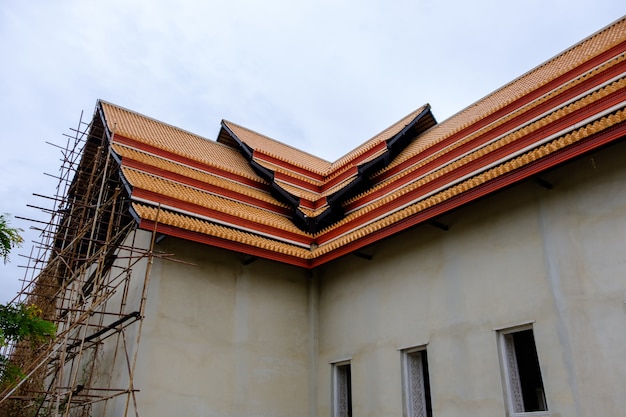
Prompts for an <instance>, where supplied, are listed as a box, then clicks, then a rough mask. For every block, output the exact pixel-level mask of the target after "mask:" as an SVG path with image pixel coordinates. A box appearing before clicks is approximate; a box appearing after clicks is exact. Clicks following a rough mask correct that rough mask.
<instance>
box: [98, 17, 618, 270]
mask: <svg viewBox="0 0 626 417" xmlns="http://www.w3.org/2000/svg"><path fill="white" fill-rule="evenodd" d="M625 54H626V20H625V19H621V20H619V21H617V22H615V23H614V24H612V25H610V26H608V27H607V28H605V29H603V30H602V31H600V32H598V33H596V34H594V35H593V36H591V37H590V38H588V39H586V40H584V41H582V42H580V43H579V44H577V45H575V46H573V47H572V48H570V49H568V50H567V51H565V52H563V53H562V54H560V55H558V56H556V57H554V58H553V59H551V60H549V61H547V62H545V63H544V64H542V65H540V66H539V67H537V68H536V69H534V70H532V71H529V72H528V73H526V74H524V75H522V76H521V77H519V78H518V79H516V80H514V81H512V82H511V83H509V84H507V85H505V86H504V87H502V88H501V89H499V90H497V91H495V92H494V93H492V94H490V95H489V96H487V97H485V98H483V99H481V100H479V101H478V102H477V103H475V104H473V105H470V106H469V107H468V108H466V109H465V110H462V111H461V112H459V113H457V114H456V115H454V116H452V117H451V118H450V119H448V120H446V121H444V122H442V123H440V124H438V125H436V123H435V121H434V118H433V116H432V114H431V113H430V107H429V106H428V105H426V106H422V107H420V108H419V109H417V110H416V111H414V112H412V113H410V114H409V115H407V116H406V117H404V118H403V119H401V120H400V121H398V122H397V123H395V124H393V125H392V126H391V127H389V128H388V129H386V130H384V131H383V132H381V133H380V134H378V135H376V136H374V137H373V138H371V139H369V140H367V141H366V142H364V143H363V145H361V146H359V147H358V148H356V149H355V150H353V151H351V152H349V153H348V154H346V155H345V156H343V157H341V158H340V159H338V160H337V161H335V162H332V163H331V162H328V161H324V160H323V159H321V158H317V157H315V156H313V155H310V154H308V153H306V152H302V151H300V150H298V149H296V148H293V147H291V146H289V145H286V144H284V143H281V142H278V141H275V140H273V139H270V138H268V137H266V136H263V135H260V134H258V133H256V132H254V131H252V130H249V129H246V128H243V127H241V126H238V125H236V124H234V123H231V122H226V121H224V122H223V123H222V129H221V131H220V134H219V136H218V138H219V142H215V141H211V140H208V139H204V138H201V137H199V136H197V135H193V134H191V133H188V132H186V131H184V130H181V129H177V128H175V127H172V126H169V125H166V124H163V123H161V122H158V121H156V120H154V119H150V118H148V117H145V116H142V115H140V114H137V113H135V112H132V111H129V110H126V109H123V108H120V107H117V106H115V105H113V104H110V103H106V102H99V107H98V111H99V114H100V115H101V116H102V117H103V120H105V121H106V124H107V126H108V128H109V132H110V133H109V135H110V137H112V139H111V151H112V152H113V153H114V155H115V156H116V158H117V160H118V161H119V162H120V169H121V174H122V178H123V180H124V181H125V183H126V186H127V189H128V190H129V193H130V198H131V199H132V200H133V201H134V203H133V211H134V212H135V214H136V217H137V218H138V221H139V226H140V227H143V228H146V229H150V230H153V229H154V228H155V227H156V228H157V230H159V232H161V233H165V234H170V235H174V236H178V237H181V238H184V239H190V240H194V241H198V242H202V243H205V244H208V245H214V246H219V247H223V248H227V249H230V250H235V251H238V252H242V253H246V254H249V255H252V256H259V257H264V258H268V259H274V260H277V261H280V262H286V263H291V264H294V265H299V266H302V267H306V268H313V267H315V266H317V265H321V264H323V263H325V262H327V261H329V260H331V259H334V258H336V257H338V256H341V255H343V254H346V253H349V252H351V251H355V250H357V249H358V248H360V247H363V246H365V245H367V244H370V243H372V242H375V241H377V240H379V239H383V238H385V237H387V236H390V235H393V234H395V233H397V232H399V231H401V230H404V229H406V228H408V227H411V226H413V225H416V224H419V223H421V222H425V221H428V220H432V219H435V218H436V217H437V216H439V215H441V214H443V213H445V212H447V211H449V210H452V209H454V208H456V207H459V206H461V205H463V204H466V203H468V202H470V201H473V200H475V199H477V198H480V197H482V196H484V195H487V194H489V193H492V192H495V191H497V190H499V189H501V188H503V187H506V186H508V185H510V184H513V183H515V182H518V181H521V180H524V179H526V178H529V177H532V176H534V175H537V174H539V173H541V172H542V171H544V170H547V169H550V168H552V167H553V166H556V165H558V164H562V163H564V162H567V161H568V160H570V159H573V158H575V157H577V156H579V155H581V154H584V153H586V152H590V151H592V150H593V149H596V148H598V147H600V146H604V145H606V144H608V143H611V142H612V141H615V140H618V139H620V138H622V137H624V136H626V110H625V106H626V77H625V75H626V56H625Z"/></svg>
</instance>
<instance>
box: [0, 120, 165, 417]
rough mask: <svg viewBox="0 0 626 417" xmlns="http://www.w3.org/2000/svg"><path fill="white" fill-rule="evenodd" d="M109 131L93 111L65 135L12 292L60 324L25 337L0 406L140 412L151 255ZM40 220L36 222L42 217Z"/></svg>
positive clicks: (40, 412) (28, 410) (21, 411)
mask: <svg viewBox="0 0 626 417" xmlns="http://www.w3.org/2000/svg"><path fill="white" fill-rule="evenodd" d="M113 135H114V132H111V131H109V130H108V127H107V126H106V125H105V122H104V121H103V118H102V117H101V115H100V114H99V113H98V110H96V114H94V117H93V119H92V122H91V123H89V124H87V123H85V122H83V115H82V114H81V118H80V120H79V123H78V128H77V129H73V130H72V135H65V137H66V143H65V146H57V145H55V146H56V147H57V148H59V149H60V150H61V154H62V160H61V168H60V172H59V175H56V176H55V177H56V178H58V180H59V182H58V185H57V188H56V194H55V195H54V196H52V197H45V199H46V200H47V201H48V202H52V204H53V208H51V209H50V208H42V210H43V211H44V212H46V213H48V214H50V216H51V218H50V221H49V222H47V223H45V224H43V225H41V224H39V225H38V226H37V228H38V229H39V230H40V238H41V241H40V242H38V243H37V244H36V245H34V246H33V249H32V250H31V254H30V255H29V256H28V257H27V260H28V265H27V267H26V273H25V277H24V280H23V285H22V290H21V292H20V294H19V295H18V296H17V297H16V299H15V300H14V301H15V302H19V303H26V304H34V305H36V306H37V307H38V309H39V310H40V311H41V314H42V316H43V318H45V319H46V320H49V321H52V322H54V323H55V325H56V326H57V334H56V336H55V337H54V338H53V339H52V340H51V341H46V342H44V343H39V344H37V343H34V342H32V341H24V342H21V343H19V344H17V345H14V346H11V347H10V351H9V352H8V356H9V357H10V359H11V361H12V363H14V364H15V365H16V366H18V367H19V368H20V369H21V372H22V375H21V377H20V378H19V381H15V382H7V381H5V382H4V383H3V386H2V387H1V389H2V392H1V393H0V415H11V416H29V417H30V416H33V417H35V416H37V417H40V416H46V417H48V416H51V417H52V416H53V417H59V416H72V417H79V416H105V415H115V416H127V415H134V416H138V415H139V410H138V408H137V395H136V392H137V391H138V387H137V386H136V384H135V381H134V371H135V364H136V362H137V357H138V348H139V342H140V340H141V328H142V322H143V316H144V312H145V303H146V300H147V288H148V283H149V277H150V268H151V265H152V259H153V256H154V253H153V247H154V233H153V238H152V240H151V242H150V243H149V245H145V244H137V243H136V237H137V224H136V223H135V222H134V220H133V218H132V216H131V215H130V211H129V204H130V201H129V199H128V195H127V193H126V191H125V190H124V189H123V187H121V186H120V185H121V184H122V181H121V178H120V169H119V166H118V162H117V160H116V159H115V158H114V157H113V153H112V151H111V139H112V137H113ZM38 223H41V222H38Z"/></svg>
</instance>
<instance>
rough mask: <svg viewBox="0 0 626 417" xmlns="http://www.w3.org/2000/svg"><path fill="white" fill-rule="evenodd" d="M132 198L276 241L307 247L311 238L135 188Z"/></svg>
mask: <svg viewBox="0 0 626 417" xmlns="http://www.w3.org/2000/svg"><path fill="white" fill-rule="evenodd" d="M132 197H133V198H137V199H142V200H148V201H152V202H155V203H161V204H162V205H165V206H169V207H174V208H176V209H178V210H181V211H185V212H188V213H194V214H197V215H199V216H203V217H208V218H209V219H214V220H215V222H224V223H227V224H230V225H236V226H237V227H239V228H241V229H248V230H249V231H250V232H256V233H259V234H265V235H268V237H273V236H275V237H276V239H277V240H278V239H279V238H282V239H285V240H290V241H293V242H298V243H301V244H304V245H307V246H308V245H309V244H310V243H311V238H310V237H308V236H303V235H299V234H296V233H292V232H288V231H286V230H282V229H278V228H276V227H272V226H267V225H264V224H261V223H257V222H254V221H252V220H247V219H243V218H241V217H239V216H237V215H232V214H228V213H224V212H221V211H218V210H213V209H209V208H206V207H203V206H199V205H197V204H193V203H188V202H186V201H182V200H178V199H176V198H172V197H168V196H164V195H161V194H158V193H155V192H153V191H147V190H144V189H141V188H137V187H135V188H134V189H133V193H132Z"/></svg>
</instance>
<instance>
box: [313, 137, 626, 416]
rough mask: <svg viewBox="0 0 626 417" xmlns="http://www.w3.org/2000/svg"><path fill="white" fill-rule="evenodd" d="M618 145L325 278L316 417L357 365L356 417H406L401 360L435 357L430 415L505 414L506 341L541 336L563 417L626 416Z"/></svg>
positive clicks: (624, 214)
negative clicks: (338, 367) (347, 368)
mask: <svg viewBox="0 0 626 417" xmlns="http://www.w3.org/2000/svg"><path fill="white" fill-rule="evenodd" d="M623 155H626V146H625V145H624V144H621V145H619V146H616V147H613V149H610V150H608V151H604V152H601V153H599V154H596V155H594V156H593V158H586V159H583V160H580V161H578V162H577V163H575V164H573V165H571V166H569V167H567V168H565V169H560V170H557V171H555V172H551V173H549V174H547V175H545V176H544V179H546V180H547V181H549V182H551V183H552V184H553V185H554V189H552V190H546V189H543V188H541V187H540V186H538V185H536V184H533V183H526V184H523V185H520V186H517V187H514V188H512V189H509V190H507V191H505V192H502V193H500V194H498V195H496V196H493V197H490V198H488V199H486V200H483V201H481V202H479V203H476V204H474V205H472V206H470V207H468V208H464V209H461V210H459V211H457V212H455V213H452V214H450V215H448V216H446V217H445V218H442V219H440V220H441V221H442V222H443V223H446V224H448V225H449V226H450V229H449V231H447V232H445V231H441V230H439V229H436V228H433V227H431V226H420V227H418V228H416V229H414V230H412V231H409V232H406V233H403V234H401V235H399V236H396V237H394V238H392V239H388V240H387V241H385V242H380V243H378V244H376V245H374V246H373V247H370V248H365V249H364V250H363V251H364V252H366V253H368V254H370V255H373V259H372V260H371V261H368V260H364V259H361V258H358V257H356V256H349V257H344V258H342V259H339V260H337V261H334V262H333V263H332V264H329V265H328V266H326V267H324V268H322V270H321V271H319V277H320V278H319V279H320V294H319V299H320V307H319V311H320V320H319V329H320V331H319V359H318V360H319V371H318V392H317V396H318V415H319V416H329V415H331V406H332V404H331V365H330V363H332V362H334V361H338V360H345V359H350V360H351V366H352V391H353V393H352V395H353V397H352V398H353V400H352V401H353V410H354V413H353V414H354V415H355V416H368V417H369V416H372V417H373V416H401V415H402V413H403V408H402V384H401V354H400V349H403V348H407V347H411V346H422V345H426V347H427V351H428V361H429V367H430V382H431V389H432V393H431V394H432V406H433V415H435V416H447V417H453V416H468V415H472V416H494V417H495V416H503V415H506V414H505V413H506V408H505V403H504V394H503V387H502V386H503V382H502V376H501V371H500V363H499V354H498V346H497V331H496V330H497V329H502V328H508V327H511V326H515V325H519V324H525V323H532V326H533V330H534V335H535V341H536V346H537V351H538V356H539V362H540V365H541V371H542V376H543V381H544V388H545V391H546V397H547V403H548V409H549V412H550V415H551V416H553V417H561V416H563V417H565V416H598V415H602V416H617V415H621V414H622V413H623V410H624V409H625V408H626V397H625V396H624V395H623V386H624V382H625V381H626V366H624V360H623V358H624V354H625V350H624V346H626V331H625V330H626V309H625V305H624V302H625V300H626V279H625V277H626V250H625V244H624V243H625V240H626V239H625V237H626V168H625V167H624V164H623V160H624V157H623Z"/></svg>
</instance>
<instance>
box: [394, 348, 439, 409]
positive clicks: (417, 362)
mask: <svg viewBox="0 0 626 417" xmlns="http://www.w3.org/2000/svg"><path fill="white" fill-rule="evenodd" d="M402 383H403V384H402V385H403V400H404V415H405V416H406V417H432V415H433V412H432V406H431V402H430V379H429V376H428V357H427V355H426V349H425V348H412V349H405V350H403V351H402Z"/></svg>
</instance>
